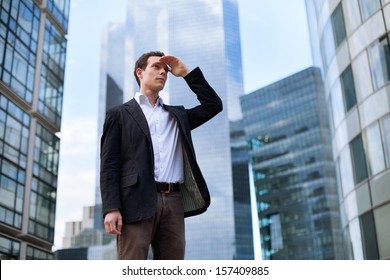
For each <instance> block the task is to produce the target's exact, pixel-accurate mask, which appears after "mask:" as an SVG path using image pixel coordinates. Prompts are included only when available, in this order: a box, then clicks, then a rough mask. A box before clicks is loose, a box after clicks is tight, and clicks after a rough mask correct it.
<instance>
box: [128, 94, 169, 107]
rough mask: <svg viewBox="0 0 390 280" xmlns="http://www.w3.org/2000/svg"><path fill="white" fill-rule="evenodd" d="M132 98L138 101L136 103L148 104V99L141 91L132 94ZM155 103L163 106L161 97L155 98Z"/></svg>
mask: <svg viewBox="0 0 390 280" xmlns="http://www.w3.org/2000/svg"><path fill="white" fill-rule="evenodd" d="M134 99H135V100H136V101H137V102H138V104H140V105H141V104H149V105H150V103H149V99H148V97H147V96H146V95H144V94H142V93H141V92H139V91H138V92H136V93H135V95H134ZM156 105H160V106H163V99H162V98H161V97H160V96H159V97H158V98H157V102H156Z"/></svg>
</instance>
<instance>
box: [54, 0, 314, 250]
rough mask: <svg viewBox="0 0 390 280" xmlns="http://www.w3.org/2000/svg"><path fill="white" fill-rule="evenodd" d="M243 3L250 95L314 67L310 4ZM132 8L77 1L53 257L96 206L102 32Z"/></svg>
mask: <svg viewBox="0 0 390 280" xmlns="http://www.w3.org/2000/svg"><path fill="white" fill-rule="evenodd" d="M237 1H238V4H239V16H240V34H241V50H242V64H243V77H244V90H245V93H250V92H253V91H255V90H257V89H260V88H262V87H264V86H266V85H269V84H271V83H274V82H276V81H278V80H280V79H283V78H285V77H287V76H289V75H292V74H294V73H296V72H299V71H301V70H303V69H305V68H307V67H310V66H312V58H311V51H310V43H309V35H308V28H307V18H306V10H305V1H304V0H289V1H286V0H256V1H254V0H237ZM126 2H127V1H126V0H112V1H107V0H71V8H70V17H69V28H68V35H67V39H68V43H67V62H66V70H65V85H64V100H63V113H62V125H61V132H60V133H58V136H59V137H60V139H61V147H60V163H59V175H58V187H57V208H56V225H55V240H54V248H53V250H57V249H60V248H62V239H63V237H64V235H65V223H66V222H70V221H78V220H81V219H82V213H83V207H85V206H91V205H94V199H95V186H96V178H97V177H96V175H97V170H98V169H97V164H98V160H97V159H98V154H97V151H98V145H99V140H100V139H98V135H97V134H98V132H97V130H98V128H97V120H98V96H99V65H100V45H101V43H100V41H101V33H102V30H103V28H104V27H105V26H107V25H108V24H109V23H111V22H113V23H115V22H121V21H124V20H125V16H126V15H125V11H126ZM113 3H115V5H113ZM173 55H174V54H173ZM130 74H131V73H129V76H131V75H130Z"/></svg>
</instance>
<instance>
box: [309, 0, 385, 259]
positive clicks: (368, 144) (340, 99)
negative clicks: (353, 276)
mask: <svg viewBox="0 0 390 280" xmlns="http://www.w3.org/2000/svg"><path fill="white" fill-rule="evenodd" d="M306 7H307V15H308V19H309V23H310V25H309V26H310V34H311V41H312V47H313V58H314V61H315V62H316V64H317V65H319V66H321V68H322V74H323V79H324V85H325V99H326V103H327V107H328V108H329V112H330V116H331V123H330V127H331V136H332V143H333V159H334V161H335V163H336V167H337V168H336V170H337V175H338V176H337V177H338V185H339V194H340V203H341V206H340V207H341V212H342V227H343V233H344V236H345V240H346V241H345V244H346V248H345V252H346V253H347V256H346V258H352V259H389V258H390V238H389V236H390V223H389V221H390V191H389V190H390V188H389V186H390V183H389V182H390V148H389V147H390V133H389V132H390V102H389V100H390V94H389V93H390V50H389V40H390V33H389V32H390V1H389V0H356V1H308V0H307V1H306Z"/></svg>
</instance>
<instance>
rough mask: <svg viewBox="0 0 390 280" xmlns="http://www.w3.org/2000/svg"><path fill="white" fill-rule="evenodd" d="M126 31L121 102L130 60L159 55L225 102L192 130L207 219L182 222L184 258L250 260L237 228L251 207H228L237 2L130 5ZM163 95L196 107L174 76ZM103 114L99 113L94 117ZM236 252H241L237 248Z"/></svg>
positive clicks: (129, 80) (237, 87)
mask: <svg viewBox="0 0 390 280" xmlns="http://www.w3.org/2000/svg"><path fill="white" fill-rule="evenodd" d="M125 29H126V31H125V32H126V38H125V49H124V62H125V67H124V68H123V69H122V70H123V71H124V72H123V73H124V78H123V79H124V81H123V84H121V83H119V84H120V87H121V89H123V92H124V93H123V96H124V99H123V102H124V101H127V100H129V99H130V98H132V97H133V95H134V93H135V92H136V91H137V90H138V85H136V83H135V79H134V77H133V73H132V71H133V66H134V63H135V60H136V59H137V58H138V57H139V56H140V55H141V54H142V53H145V52H148V51H151V50H161V51H163V52H165V53H166V54H171V55H175V56H178V57H180V58H181V59H182V60H183V61H184V62H185V63H186V64H187V66H188V67H189V68H195V67H196V66H199V67H200V68H201V70H202V71H203V73H204V74H205V77H206V79H207V80H208V82H209V83H210V84H211V85H212V86H213V88H214V89H215V90H216V92H217V93H218V94H219V96H220V97H221V99H222V101H223V104H224V110H223V112H221V113H220V114H219V115H217V116H216V117H215V118H214V119H212V120H211V121H210V122H208V123H206V124H205V125H203V126H201V127H199V128H197V129H196V130H194V131H193V132H192V133H193V134H192V136H193V141H194V145H195V150H196V154H197V160H198V162H199V165H200V167H201V169H202V172H203V175H204V177H205V179H206V182H207V183H208V186H209V190H210V194H211V206H210V208H209V209H208V211H207V212H206V213H204V214H202V215H199V216H196V217H190V218H188V219H186V244H187V245H186V259H242V258H248V255H249V256H251V254H252V255H253V247H252V246H253V245H252V238H251V237H250V238H242V239H240V238H237V232H236V229H237V228H241V224H240V223H246V220H240V219H238V217H239V216H240V215H247V216H249V217H250V207H242V208H240V207H239V208H237V209H235V206H234V205H235V197H234V187H235V186H234V184H233V171H232V164H231V162H232V153H231V143H230V121H235V120H238V119H240V118H241V110H240V104H239V96H240V95H241V94H243V82H242V66H241V47H240V32H239V21H238V4H237V1H235V0H210V1H203V0H193V1H182V0H166V1H158V0H149V1H135V0H129V1H128V6H127V19H126V23H125ZM122 86H123V87H122ZM107 90H108V89H107ZM106 95H107V97H108V96H110V92H108V91H107V93H106ZM162 97H163V99H164V101H165V102H167V103H169V104H172V105H177V104H181V105H184V106H185V107H192V106H196V105H198V101H197V100H196V96H195V95H194V94H193V93H192V92H191V91H190V89H189V88H188V86H187V85H186V84H185V82H184V81H183V80H182V79H179V78H175V77H173V76H171V77H170V78H169V79H168V82H167V85H166V87H165V89H164V92H162ZM100 102H101V101H100ZM101 108H103V107H102V106H101ZM104 113H105V111H104V110H103V109H102V110H101V111H100V112H99V114H102V115H103V114H104ZM244 176H247V172H246V173H245V174H244ZM237 187H238V188H249V186H244V185H240V186H237ZM243 191H244V193H245V191H246V190H243ZM244 201H245V202H244ZM242 202H244V203H249V201H246V200H242ZM235 211H241V212H242V213H241V214H240V215H238V214H237V213H238V212H237V213H236V214H235ZM242 226H243V227H246V228H248V225H242ZM246 234H248V233H246ZM249 234H251V231H250V233H249ZM237 242H238V243H240V242H246V243H245V244H238V243H237ZM240 246H243V247H244V248H246V250H238V249H237V248H238V247H240ZM251 252H252V253H251Z"/></svg>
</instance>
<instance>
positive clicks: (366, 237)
mask: <svg viewBox="0 0 390 280" xmlns="http://www.w3.org/2000/svg"><path fill="white" fill-rule="evenodd" d="M360 227H361V230H362V243H363V252H364V259H366V260H377V259H378V258H379V253H378V243H377V239H376V230H375V223H374V215H373V213H372V211H370V212H367V213H365V214H363V215H362V216H360Z"/></svg>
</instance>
